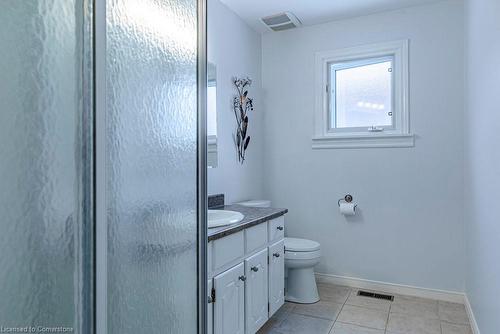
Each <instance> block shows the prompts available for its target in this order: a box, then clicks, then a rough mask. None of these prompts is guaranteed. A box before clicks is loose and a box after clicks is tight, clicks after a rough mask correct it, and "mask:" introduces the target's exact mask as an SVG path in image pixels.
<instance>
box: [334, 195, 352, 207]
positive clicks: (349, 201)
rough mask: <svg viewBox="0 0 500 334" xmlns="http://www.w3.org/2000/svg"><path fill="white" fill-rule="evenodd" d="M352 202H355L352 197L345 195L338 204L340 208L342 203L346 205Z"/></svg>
mask: <svg viewBox="0 0 500 334" xmlns="http://www.w3.org/2000/svg"><path fill="white" fill-rule="evenodd" d="M352 200H353V197H352V195H350V194H347V195H345V196H344V198H341V199H339V200H338V202H337V204H338V206H340V202H341V201H344V202H346V203H351V202H352Z"/></svg>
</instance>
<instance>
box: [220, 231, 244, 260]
mask: <svg viewBox="0 0 500 334" xmlns="http://www.w3.org/2000/svg"><path fill="white" fill-rule="evenodd" d="M243 232H244V231H240V232H238V233H234V234H231V235H228V236H227V237H224V238H221V239H217V240H214V241H213V245H212V257H213V258H212V265H213V268H214V270H217V269H219V268H221V267H223V266H224V265H226V264H229V263H230V262H232V261H234V260H236V259H239V258H241V257H243V255H245V238H244V236H243Z"/></svg>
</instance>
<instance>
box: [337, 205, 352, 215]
mask: <svg viewBox="0 0 500 334" xmlns="http://www.w3.org/2000/svg"><path fill="white" fill-rule="evenodd" d="M339 210H340V213H341V214H343V215H344V216H354V215H355V214H356V204H354V203H352V202H351V203H347V202H341V203H340V205H339Z"/></svg>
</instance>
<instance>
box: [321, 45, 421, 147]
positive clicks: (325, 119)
mask: <svg viewBox="0 0 500 334" xmlns="http://www.w3.org/2000/svg"><path fill="white" fill-rule="evenodd" d="M316 71H317V73H316V107H315V109H316V111H315V134H314V137H313V148H345V147H410V146H413V141H414V139H413V135H411V134H410V133H409V117H408V96H407V95H408V41H397V42H391V43H383V44H376V45H369V46H362V47H355V48H349V49H342V50H336V51H328V52H320V53H318V54H317V55H316Z"/></svg>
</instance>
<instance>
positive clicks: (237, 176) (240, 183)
mask: <svg viewBox="0 0 500 334" xmlns="http://www.w3.org/2000/svg"><path fill="white" fill-rule="evenodd" d="M261 55H262V53H261V37H260V34H257V33H256V32H255V31H253V30H252V29H251V28H249V27H248V26H247V25H246V24H245V23H244V22H243V21H242V20H241V19H240V18H239V17H238V16H237V15H236V14H234V13H233V12H232V11H231V10H229V9H228V8H227V7H226V6H224V5H223V4H221V3H220V2H219V1H218V0H208V60H209V61H211V62H213V63H215V64H216V65H217V131H218V138H217V140H218V167H217V168H209V169H208V193H209V194H216V193H225V194H226V202H227V203H231V202H234V201H239V200H245V199H250V198H261V197H262V195H263V178H262V167H263V165H262V157H263V143H264V140H263V111H262V102H261V101H262V97H261V87H262V80H261ZM234 76H240V77H241V76H245V77H246V76H249V77H250V78H251V79H252V80H253V83H252V87H251V89H250V91H249V96H250V97H252V98H254V102H255V108H254V112H253V113H250V114H249V116H248V117H249V130H248V131H249V135H250V137H251V142H250V145H249V146H248V149H247V154H246V160H245V163H244V164H243V165H241V164H240V163H239V162H238V155H237V151H236V146H235V144H234V140H233V133H235V129H236V120H235V117H234V113H233V109H232V99H233V96H234V95H235V94H236V89H235V88H234V86H233V83H232V78H233V77H234Z"/></svg>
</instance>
